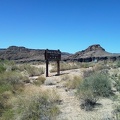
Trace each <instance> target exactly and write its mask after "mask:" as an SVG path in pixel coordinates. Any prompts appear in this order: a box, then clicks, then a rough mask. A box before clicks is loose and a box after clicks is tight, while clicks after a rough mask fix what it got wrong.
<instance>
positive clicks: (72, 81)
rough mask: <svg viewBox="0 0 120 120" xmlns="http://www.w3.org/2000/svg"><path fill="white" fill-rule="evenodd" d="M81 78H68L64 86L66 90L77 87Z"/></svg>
mask: <svg viewBox="0 0 120 120" xmlns="http://www.w3.org/2000/svg"><path fill="white" fill-rule="evenodd" d="M81 80H82V78H81V77H80V76H74V77H73V78H71V79H70V78H69V80H68V81H67V82H66V84H65V86H66V87H67V88H68V89H75V88H77V87H78V86H79V84H80V82H81Z"/></svg>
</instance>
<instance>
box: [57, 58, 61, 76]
mask: <svg viewBox="0 0 120 120" xmlns="http://www.w3.org/2000/svg"><path fill="white" fill-rule="evenodd" d="M57 74H58V75H60V61H59V60H57Z"/></svg>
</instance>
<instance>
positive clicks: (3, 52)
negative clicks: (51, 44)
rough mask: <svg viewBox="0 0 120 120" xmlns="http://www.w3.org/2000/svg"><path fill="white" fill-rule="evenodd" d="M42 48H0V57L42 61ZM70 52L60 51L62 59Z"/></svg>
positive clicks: (21, 60) (23, 60)
mask: <svg viewBox="0 0 120 120" xmlns="http://www.w3.org/2000/svg"><path fill="white" fill-rule="evenodd" d="M44 53H45V50H44V49H28V48H25V47H18V46H10V47H9V48H7V49H0V59H2V60H6V59H7V60H14V61H16V62H32V61H44V60H45V58H44ZM69 55H70V54H68V53H64V52H63V53H62V59H63V58H64V59H65V58H66V57H68V56H69Z"/></svg>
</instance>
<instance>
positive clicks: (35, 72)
mask: <svg viewBox="0 0 120 120" xmlns="http://www.w3.org/2000/svg"><path fill="white" fill-rule="evenodd" d="M19 69H20V71H27V73H28V74H29V76H30V77H31V76H39V75H42V74H44V72H45V70H44V68H42V67H40V68H37V67H35V66H31V65H26V64H25V65H21V66H19Z"/></svg>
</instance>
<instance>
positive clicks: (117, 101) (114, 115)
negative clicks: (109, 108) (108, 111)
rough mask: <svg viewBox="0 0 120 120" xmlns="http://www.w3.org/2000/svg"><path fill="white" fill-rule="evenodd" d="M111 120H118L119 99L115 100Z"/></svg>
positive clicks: (119, 117)
mask: <svg viewBox="0 0 120 120" xmlns="http://www.w3.org/2000/svg"><path fill="white" fill-rule="evenodd" d="M112 113H113V120H120V97H119V96H118V98H117V99H116V102H114V105H113V112H112Z"/></svg>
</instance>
